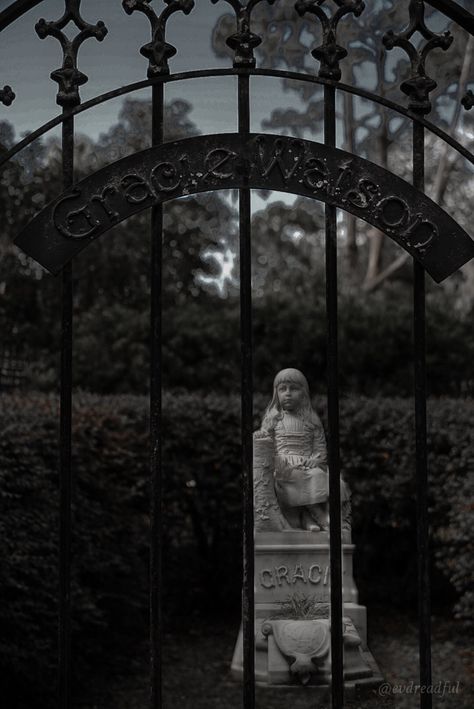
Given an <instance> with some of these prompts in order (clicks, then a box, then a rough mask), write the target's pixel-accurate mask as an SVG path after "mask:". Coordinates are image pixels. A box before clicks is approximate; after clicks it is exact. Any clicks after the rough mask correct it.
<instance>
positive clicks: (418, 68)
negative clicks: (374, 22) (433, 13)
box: [382, 0, 453, 114]
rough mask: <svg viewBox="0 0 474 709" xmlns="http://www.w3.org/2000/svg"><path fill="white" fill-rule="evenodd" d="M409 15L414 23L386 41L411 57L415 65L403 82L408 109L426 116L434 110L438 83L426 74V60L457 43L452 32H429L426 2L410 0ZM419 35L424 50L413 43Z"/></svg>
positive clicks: (390, 46) (388, 37) (401, 86)
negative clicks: (432, 96)
mask: <svg viewBox="0 0 474 709" xmlns="http://www.w3.org/2000/svg"><path fill="white" fill-rule="evenodd" d="M409 15H410V23H409V25H408V26H407V27H406V28H405V29H404V30H403V31H402V32H400V33H399V34H395V33H394V31H393V30H389V32H387V33H386V34H385V35H384V37H383V40H382V41H383V43H384V46H385V47H386V48H387V49H393V48H394V47H401V48H402V49H404V50H405V52H406V53H407V54H408V57H409V59H410V62H411V76H410V78H409V79H407V80H406V81H403V82H402V84H401V85H400V88H401V90H402V91H403V93H405V94H406V95H407V96H408V97H409V98H410V101H409V104H408V107H409V108H410V109H411V110H412V111H415V112H416V113H421V114H426V113H429V112H430V111H431V101H430V98H429V95H430V92H431V91H433V89H435V88H436V86H437V83H436V81H434V79H432V78H431V77H430V76H428V75H427V74H426V69H425V63H426V58H427V56H428V54H429V53H430V52H431V50H432V49H435V47H441V49H444V50H446V49H448V47H450V46H451V43H452V41H453V36H452V35H451V33H450V32H449V30H447V31H446V32H443V34H437V33H435V32H432V31H431V30H430V29H428V27H427V26H426V24H425V4H424V0H410V6H409ZM415 32H419V33H420V34H421V35H422V37H423V38H424V39H425V40H426V42H425V43H424V46H422V47H421V46H420V49H417V48H416V47H415V46H414V45H413V44H412V43H411V41H410V40H411V38H412V37H413V35H414V34H415Z"/></svg>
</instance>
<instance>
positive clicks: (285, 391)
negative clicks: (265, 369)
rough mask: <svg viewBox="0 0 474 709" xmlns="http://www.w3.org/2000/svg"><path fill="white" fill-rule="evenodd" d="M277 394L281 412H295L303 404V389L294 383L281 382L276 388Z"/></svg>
mask: <svg viewBox="0 0 474 709" xmlns="http://www.w3.org/2000/svg"><path fill="white" fill-rule="evenodd" d="M277 394H278V401H279V403H280V406H281V408H282V409H283V411H297V410H298V409H299V408H300V407H301V406H302V404H303V400H304V389H303V387H302V386H301V384H297V383H296V382H281V383H280V384H278V386H277Z"/></svg>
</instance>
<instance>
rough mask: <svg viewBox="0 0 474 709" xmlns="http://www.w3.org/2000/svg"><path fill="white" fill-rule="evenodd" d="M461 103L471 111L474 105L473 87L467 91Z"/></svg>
mask: <svg viewBox="0 0 474 709" xmlns="http://www.w3.org/2000/svg"><path fill="white" fill-rule="evenodd" d="M461 103H462V105H463V106H464V108H465V109H466V111H470V110H471V108H472V107H473V106H474V93H473V92H472V90H471V89H469V90H468V91H466V93H465V94H464V96H463V99H462V101H461Z"/></svg>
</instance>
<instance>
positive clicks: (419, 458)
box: [413, 121, 432, 709]
mask: <svg viewBox="0 0 474 709" xmlns="http://www.w3.org/2000/svg"><path fill="white" fill-rule="evenodd" d="M424 131H425V129H424V127H423V126H422V125H420V124H419V123H417V122H416V121H414V122H413V185H414V187H416V188H417V189H418V190H420V191H422V192H424V189H425V174H424V173H425V164H424V163H425V146H424V140H425V132H424ZM413 269H414V270H413V274H414V290H413V316H414V323H413V327H414V348H415V430H416V454H415V455H416V518H417V519H416V521H417V546H418V618H419V652H420V684H421V685H425V686H428V685H430V684H431V598H430V569H429V521H428V465H427V450H426V448H427V446H426V433H427V428H426V341H425V272H424V270H423V267H422V266H421V264H419V263H417V262H416V261H414V262H413ZM420 707H421V709H431V707H432V695H431V694H429V693H427V692H425V693H420Z"/></svg>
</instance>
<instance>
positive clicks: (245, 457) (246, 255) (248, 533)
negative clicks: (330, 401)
mask: <svg viewBox="0 0 474 709" xmlns="http://www.w3.org/2000/svg"><path fill="white" fill-rule="evenodd" d="M238 82H239V84H238V94H239V134H240V135H241V136H242V138H243V140H245V137H246V136H247V135H248V134H249V132H250V96H249V89H250V79H249V76H248V75H240V76H239V79H238ZM246 179H247V180H248V178H246ZM250 218H251V207H250V189H249V188H248V187H244V188H243V189H240V190H239V219H240V327H241V330H240V337H241V361H242V363H241V399H242V404H241V417H242V482H243V485H242V490H243V493H242V494H243V589H242V622H243V644H244V651H243V652H244V657H243V659H244V671H243V680H244V681H243V702H244V709H254V707H255V649H254V646H255V619H254V521H253V400H252V392H253V383H252V281H251V277H252V266H251V233H250Z"/></svg>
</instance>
